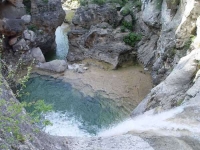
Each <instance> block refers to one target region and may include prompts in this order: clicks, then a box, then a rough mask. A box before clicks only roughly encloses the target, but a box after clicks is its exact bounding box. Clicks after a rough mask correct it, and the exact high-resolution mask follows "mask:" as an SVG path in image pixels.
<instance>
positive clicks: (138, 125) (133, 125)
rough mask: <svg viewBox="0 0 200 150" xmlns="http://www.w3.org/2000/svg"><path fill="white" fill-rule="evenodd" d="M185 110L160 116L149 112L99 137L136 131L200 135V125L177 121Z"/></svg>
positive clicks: (177, 110)
mask: <svg viewBox="0 0 200 150" xmlns="http://www.w3.org/2000/svg"><path fill="white" fill-rule="evenodd" d="M185 108H186V107H185V106H179V107H177V108H174V109H172V110H169V111H166V112H162V113H160V114H153V111H149V112H146V113H145V114H142V115H139V116H137V117H135V118H129V119H127V120H125V121H123V122H121V123H119V124H117V125H115V126H113V127H111V128H109V129H106V130H103V131H101V132H99V134H98V136H100V137H108V136H114V135H121V134H125V133H127V132H130V131H134V132H137V133H138V132H140V133H141V132H145V131H154V132H157V133H162V134H166V135H168V134H169V135H170V134H173V131H181V130H185V131H190V132H192V133H200V130H199V126H198V125H191V122H184V123H183V122H178V121H177V120H179V119H178V118H177V116H176V115H178V114H180V113H182V112H183V111H184V109H185ZM173 118H176V119H175V120H176V121H174V120H173ZM180 120H181V119H180ZM162 131H163V132H162ZM166 131H167V132H166ZM170 131H172V132H170Z"/></svg>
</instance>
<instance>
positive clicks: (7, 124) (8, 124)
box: [0, 99, 25, 144]
mask: <svg viewBox="0 0 200 150" xmlns="http://www.w3.org/2000/svg"><path fill="white" fill-rule="evenodd" d="M0 109H1V111H0V118H1V122H0V129H1V131H2V132H3V133H2V134H3V135H4V136H5V137H7V138H6V142H7V143H8V144H12V143H14V142H15V141H19V142H22V143H23V142H24V141H25V136H24V135H23V134H22V131H21V129H20V124H22V122H24V120H25V116H24V115H23V114H22V110H23V107H22V105H21V104H20V103H17V102H15V101H14V100H13V101H11V102H8V101H6V100H4V99H1V100H0ZM19 114H20V115H19Z"/></svg>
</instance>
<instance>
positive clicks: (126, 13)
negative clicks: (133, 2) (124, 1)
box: [120, 6, 130, 16]
mask: <svg viewBox="0 0 200 150" xmlns="http://www.w3.org/2000/svg"><path fill="white" fill-rule="evenodd" d="M120 13H121V15H123V16H127V15H128V14H130V9H129V7H128V6H125V7H124V8H122V10H121V12H120Z"/></svg>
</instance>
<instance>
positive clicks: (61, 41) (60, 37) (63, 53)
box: [45, 23, 69, 61]
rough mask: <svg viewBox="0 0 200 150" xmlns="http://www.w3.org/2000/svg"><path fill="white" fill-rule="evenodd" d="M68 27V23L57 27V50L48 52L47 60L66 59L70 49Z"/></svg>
mask: <svg viewBox="0 0 200 150" xmlns="http://www.w3.org/2000/svg"><path fill="white" fill-rule="evenodd" d="M68 29H69V27H68V25H67V24H64V23H63V24H62V25H61V26H59V27H58V28H57V29H56V32H55V35H56V39H55V40H56V51H49V52H47V53H46V54H45V58H46V61H51V60H55V59H60V60H66V57H67V54H68V49H69V45H68V36H67V31H68Z"/></svg>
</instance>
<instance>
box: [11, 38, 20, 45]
mask: <svg viewBox="0 0 200 150" xmlns="http://www.w3.org/2000/svg"><path fill="white" fill-rule="evenodd" d="M17 38H18V37H13V38H11V39H10V40H9V45H10V46H12V45H14V44H15V43H17Z"/></svg>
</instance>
